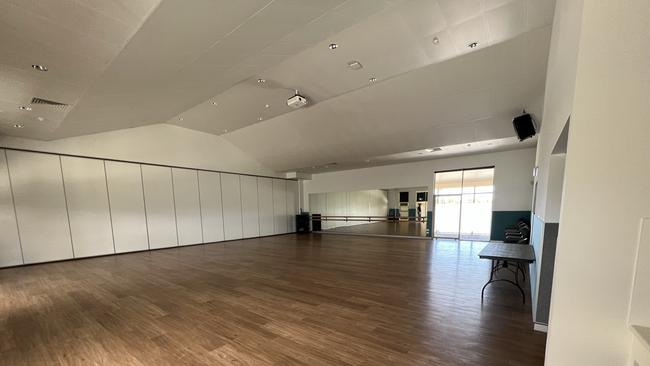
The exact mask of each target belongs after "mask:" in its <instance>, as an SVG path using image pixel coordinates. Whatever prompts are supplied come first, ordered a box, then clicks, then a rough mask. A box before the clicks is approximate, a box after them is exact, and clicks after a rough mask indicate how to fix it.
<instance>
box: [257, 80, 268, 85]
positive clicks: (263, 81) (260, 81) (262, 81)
mask: <svg viewBox="0 0 650 366" xmlns="http://www.w3.org/2000/svg"><path fill="white" fill-rule="evenodd" d="M257 82H258V83H260V84H263V83H266V79H257Z"/></svg>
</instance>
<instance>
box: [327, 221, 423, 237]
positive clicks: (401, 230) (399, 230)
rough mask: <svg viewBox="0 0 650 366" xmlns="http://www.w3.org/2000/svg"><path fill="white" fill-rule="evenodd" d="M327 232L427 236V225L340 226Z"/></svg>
mask: <svg viewBox="0 0 650 366" xmlns="http://www.w3.org/2000/svg"><path fill="white" fill-rule="evenodd" d="M325 231H328V232H335V233H347V234H371V235H398V236H422V237H426V236H427V223H426V222H416V221H398V222H385V221H384V222H373V223H370V224H359V225H352V226H339V227H335V228H332V229H327V230H325Z"/></svg>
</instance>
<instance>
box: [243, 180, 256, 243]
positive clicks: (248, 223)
mask: <svg viewBox="0 0 650 366" xmlns="http://www.w3.org/2000/svg"><path fill="white" fill-rule="evenodd" d="M240 179H241V204H242V223H243V231H244V238H254V237H256V236H260V212H259V204H258V199H257V177H250V176H247V175H242V176H241V177H240Z"/></svg>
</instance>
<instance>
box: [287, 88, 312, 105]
mask: <svg viewBox="0 0 650 366" xmlns="http://www.w3.org/2000/svg"><path fill="white" fill-rule="evenodd" d="M306 104H307V98H305V97H303V96H302V95H300V94H298V91H297V90H296V94H295V95H294V96H293V97H291V98H289V99H287V105H288V106H289V107H291V108H293V109H298V108H300V107H304V106H305V105H306Z"/></svg>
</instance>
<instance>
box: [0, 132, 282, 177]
mask: <svg viewBox="0 0 650 366" xmlns="http://www.w3.org/2000/svg"><path fill="white" fill-rule="evenodd" d="M0 147H12V148H16V149H28V150H37V151H47V152H55V153H60V154H71V155H82V156H91V157H98V158H105V159H115V160H128V161H137V162H144V163H151V164H161V165H175V166H181V167H188V168H196V169H207V170H218V171H224V172H233V173H242V174H254V175H266V176H275V177H283V175H282V174H279V173H277V172H275V171H273V170H271V169H268V168H266V167H264V166H263V165H262V164H260V163H259V162H258V161H257V160H255V159H254V158H252V157H251V156H250V155H248V154H246V153H245V152H243V151H242V150H240V149H239V148H237V147H236V146H234V145H233V144H232V143H230V142H228V141H227V140H226V139H224V138H222V137H219V136H216V135H212V134H208V133H204V132H199V131H195V130H190V129H187V128H183V127H179V126H174V125H168V124H156V125H148V126H143V127H136V128H130V129H124V130H117V131H111V132H104V133H98V134H92V135H85V136H79V137H71V138H66V139H60V140H54V141H37V140H30V139H21V138H16V137H9V136H0Z"/></svg>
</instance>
